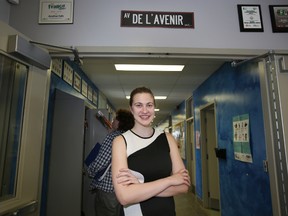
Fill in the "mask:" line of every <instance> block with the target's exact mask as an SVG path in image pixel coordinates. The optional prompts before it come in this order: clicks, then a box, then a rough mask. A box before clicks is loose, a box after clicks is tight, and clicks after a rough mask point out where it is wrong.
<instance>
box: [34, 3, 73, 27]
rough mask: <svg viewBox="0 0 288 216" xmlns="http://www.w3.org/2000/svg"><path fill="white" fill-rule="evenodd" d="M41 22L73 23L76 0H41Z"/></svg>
mask: <svg viewBox="0 0 288 216" xmlns="http://www.w3.org/2000/svg"><path fill="white" fill-rule="evenodd" d="M39 6H40V7H39V18H38V23H39V24H55V23H56V24H72V23H73V14H74V0H65V1H63V0H40V4H39Z"/></svg>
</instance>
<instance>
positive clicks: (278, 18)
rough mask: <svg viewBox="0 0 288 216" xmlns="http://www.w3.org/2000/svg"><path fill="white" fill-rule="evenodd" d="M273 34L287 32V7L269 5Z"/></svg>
mask: <svg viewBox="0 0 288 216" xmlns="http://www.w3.org/2000/svg"><path fill="white" fill-rule="evenodd" d="M269 11H270V16H271V23H272V31H273V32H288V5H269Z"/></svg>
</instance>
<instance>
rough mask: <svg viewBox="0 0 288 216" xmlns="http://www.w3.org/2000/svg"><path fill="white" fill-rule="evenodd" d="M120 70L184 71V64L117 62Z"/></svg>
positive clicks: (116, 66)
mask: <svg viewBox="0 0 288 216" xmlns="http://www.w3.org/2000/svg"><path fill="white" fill-rule="evenodd" d="M115 68H116V70H118V71H182V70H183V68H184V65H147V64H115Z"/></svg>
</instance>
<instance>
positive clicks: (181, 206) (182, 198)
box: [175, 192, 221, 216]
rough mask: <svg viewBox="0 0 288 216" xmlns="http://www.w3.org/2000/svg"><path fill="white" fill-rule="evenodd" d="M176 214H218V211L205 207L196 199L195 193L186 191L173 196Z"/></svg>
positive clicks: (197, 215) (190, 215)
mask: <svg viewBox="0 0 288 216" xmlns="http://www.w3.org/2000/svg"><path fill="white" fill-rule="evenodd" d="M175 204H176V215H177V216H220V215H221V214H220V211H216V210H211V209H205V208H203V207H202V205H201V204H200V203H199V202H198V201H197V198H196V196H195V194H193V193H192V192H188V193H186V194H181V195H177V196H175Z"/></svg>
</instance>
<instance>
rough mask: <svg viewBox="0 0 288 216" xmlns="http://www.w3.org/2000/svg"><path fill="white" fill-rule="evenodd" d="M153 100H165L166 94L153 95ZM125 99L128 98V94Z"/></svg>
mask: <svg viewBox="0 0 288 216" xmlns="http://www.w3.org/2000/svg"><path fill="white" fill-rule="evenodd" d="M154 98H155V100H166V99H167V96H154ZM126 99H128V100H129V99H130V96H126Z"/></svg>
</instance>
